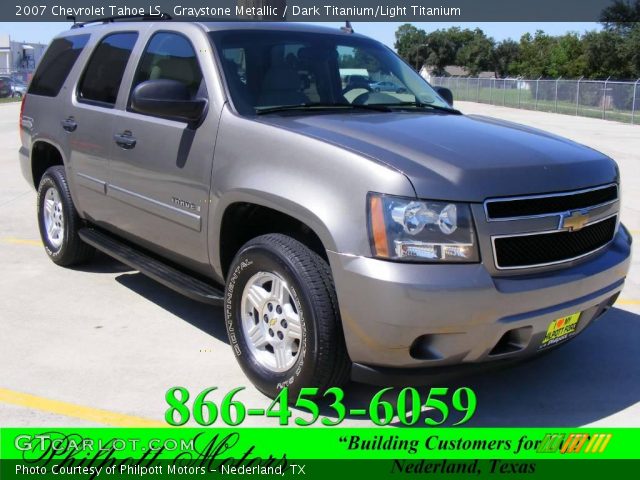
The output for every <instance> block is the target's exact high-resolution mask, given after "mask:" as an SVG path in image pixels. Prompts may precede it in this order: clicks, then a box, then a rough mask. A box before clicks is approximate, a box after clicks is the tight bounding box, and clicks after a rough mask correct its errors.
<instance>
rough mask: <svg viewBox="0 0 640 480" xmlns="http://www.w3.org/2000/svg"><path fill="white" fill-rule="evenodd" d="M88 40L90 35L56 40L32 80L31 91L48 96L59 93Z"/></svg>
mask: <svg viewBox="0 0 640 480" xmlns="http://www.w3.org/2000/svg"><path fill="white" fill-rule="evenodd" d="M87 40H89V35H74V36H72V37H66V38H58V39H56V40H54V41H53V42H52V43H51V45H50V46H49V48H48V49H47V53H46V54H45V55H44V57H43V58H42V60H41V61H40V65H39V66H38V69H37V70H36V73H35V75H34V76H33V80H31V86H30V87H29V93H31V94H34V95H46V96H48V97H55V96H56V95H58V92H60V89H61V88H62V84H63V83H64V81H65V80H66V79H67V76H68V75H69V72H70V71H71V69H72V68H73V65H74V64H75V63H76V60H77V59H78V56H79V55H80V53H81V52H82V49H83V48H84V46H85V45H86V44H87Z"/></svg>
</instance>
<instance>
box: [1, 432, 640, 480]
mask: <svg viewBox="0 0 640 480" xmlns="http://www.w3.org/2000/svg"><path fill="white" fill-rule="evenodd" d="M638 445H640V429H622V428H609V429H602V428H572V429H558V428H465V429H456V428H414V429H382V428H154V429H151V428H149V429H141V428H126V429H118V428H86V429H83V428H2V429H0V467H1V468H0V473H1V474H2V475H1V478H2V479H9V478H24V477H25V475H26V476H34V475H35V476H36V477H33V478H87V479H93V478H140V477H151V476H153V477H163V476H165V477H166V478H175V477H177V476H182V477H185V478H194V477H200V476H203V475H204V476H216V475H247V474H248V475H254V474H260V475H274V476H299V475H305V476H307V477H309V475H311V477H309V478H313V477H317V478H327V475H329V474H332V475H336V474H338V472H339V473H340V474H345V475H348V474H350V473H353V474H354V475H355V474H356V473H357V474H358V476H361V475H367V476H369V477H370V478H387V477H389V476H397V475H414V474H434V475H435V476H438V475H445V474H446V475H447V476H454V478H455V476H456V475H457V476H468V475H474V476H478V475H482V476H484V475H496V474H501V475H518V476H521V475H525V474H527V475H530V474H536V475H540V476H543V475H546V474H548V473H551V472H556V473H558V472H572V473H573V474H576V473H578V472H583V473H584V474H593V473H594V472H598V471H602V472H604V471H605V470H606V469H610V468H611V467H613V466H614V465H615V466H616V471H620V470H619V469H620V468H623V469H627V468H628V469H636V470H637V468H638V466H640V461H638V460H640V454H639V452H638ZM300 469H301V470H302V471H300ZM609 471H611V470H609ZM545 472H546V473H545ZM341 476H342V475H341ZM545 478H547V477H545Z"/></svg>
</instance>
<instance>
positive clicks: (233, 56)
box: [210, 29, 448, 115]
mask: <svg viewBox="0 0 640 480" xmlns="http://www.w3.org/2000/svg"><path fill="white" fill-rule="evenodd" d="M210 36H211V38H212V39H213V42H214V45H215V46H216V48H217V49H218V53H219V57H220V58H221V59H222V67H223V73H224V76H225V80H226V83H227V86H228V88H229V93H230V94H231V98H232V100H233V104H234V106H235V108H236V109H237V110H238V112H240V113H241V114H246V115H252V114H255V113H260V112H265V111H268V110H270V109H272V108H273V107H276V108H277V107H287V106H301V105H308V106H311V107H313V105H314V104H317V103H322V104H325V106H326V104H332V105H335V106H338V107H341V106H345V105H347V106H348V105H351V104H353V105H384V106H386V107H388V108H398V109H408V108H422V107H423V106H425V105H432V104H433V105H434V106H438V107H443V108H446V107H447V105H448V104H447V103H446V102H445V101H444V100H443V99H442V98H441V97H440V96H439V95H438V94H437V93H436V92H435V91H434V90H433V88H431V86H430V85H429V84H428V83H427V82H426V81H425V80H424V79H423V78H422V77H420V75H418V73H417V72H415V71H414V70H413V69H412V68H410V67H409V66H408V65H406V64H405V63H404V62H403V61H402V60H401V59H400V58H399V57H398V56H397V55H396V54H394V53H393V52H392V51H391V50H390V49H388V48H386V47H385V46H383V45H382V44H380V43H378V42H376V41H374V40H370V39H367V38H363V37H358V36H355V35H342V34H339V33H336V34H327V33H316V32H297V31H274V30H244V29H243V30H242V31H231V30H229V31H227V30H221V31H215V32H211V33H210ZM374 82H376V84H377V82H385V83H384V84H378V85H377V86H376V87H372V85H373V83H374ZM343 110H344V109H343ZM312 111H313V110H307V111H306V112H307V113H305V114H308V113H309V112H312ZM315 111H320V110H315ZM344 111H348V109H347V110H344Z"/></svg>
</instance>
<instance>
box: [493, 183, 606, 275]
mask: <svg viewBox="0 0 640 480" xmlns="http://www.w3.org/2000/svg"><path fill="white" fill-rule="evenodd" d="M617 201H618V186H617V185H615V184H611V185H605V186H601V187H595V188H591V189H585V190H579V191H574V192H566V193H565V192H563V193H559V194H550V195H534V196H528V197H512V198H502V199H489V200H487V201H486V202H485V204H484V210H485V214H486V217H487V222H488V223H487V226H488V227H489V226H490V225H494V226H495V227H496V228H491V230H492V231H491V235H490V237H491V248H492V250H493V258H494V264H495V268H496V269H497V270H511V269H527V268H534V267H545V266H550V265H557V264H561V263H565V262H570V261H573V260H577V259H579V258H582V257H585V256H588V255H590V254H592V253H595V252H596V251H598V250H600V249H602V248H604V247H605V246H606V245H608V244H609V243H610V242H611V240H612V239H613V237H614V236H615V232H616V227H617V220H618V205H617ZM494 222H497V223H494ZM543 224H544V225H543ZM500 225H503V226H502V227H500V228H497V227H499V226H500ZM541 227H542V228H541ZM545 227H546V228H545Z"/></svg>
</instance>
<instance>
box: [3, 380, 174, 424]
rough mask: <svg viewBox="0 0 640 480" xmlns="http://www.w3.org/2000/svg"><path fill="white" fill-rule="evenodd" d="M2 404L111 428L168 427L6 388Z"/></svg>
mask: <svg viewBox="0 0 640 480" xmlns="http://www.w3.org/2000/svg"><path fill="white" fill-rule="evenodd" d="M0 403H10V404H12V405H18V406H19V407H25V408H30V409H33V410H40V411H43V412H47V413H54V414H57V415H64V416H65V417H73V418H79V419H80V420H86V421H88V422H94V423H101V424H103V425H108V426H111V427H167V424H166V423H163V422H158V421H155V420H148V419H146V418H140V417H134V416H131V415H124V414H121V413H115V412H110V411H108V410H101V409H99V408H91V407H84V406H82V405H76V404H74V403H67V402H61V401H59V400H51V399H49V398H44V397H38V396H36V395H31V394H28V393H21V392H15V391H13V390H7V389H6V388H0Z"/></svg>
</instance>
